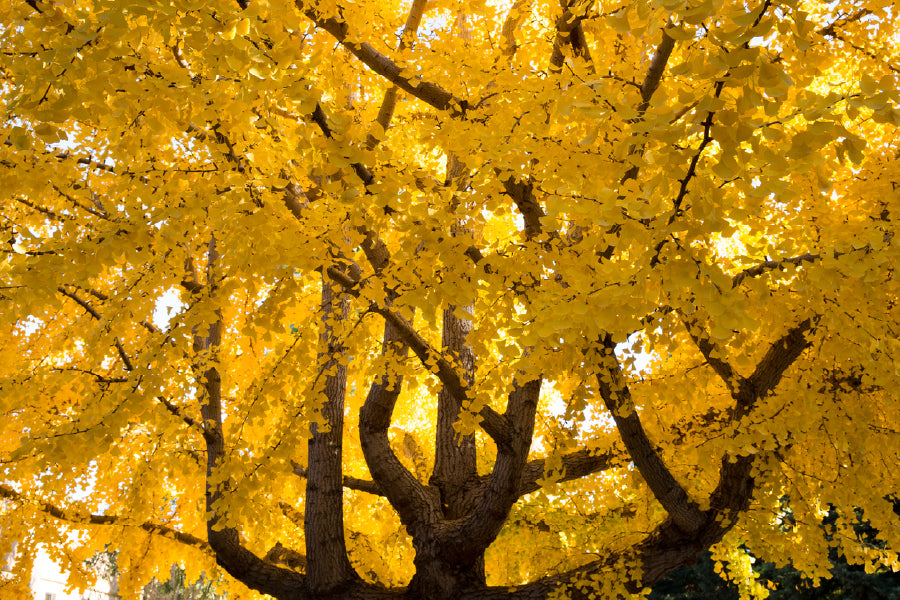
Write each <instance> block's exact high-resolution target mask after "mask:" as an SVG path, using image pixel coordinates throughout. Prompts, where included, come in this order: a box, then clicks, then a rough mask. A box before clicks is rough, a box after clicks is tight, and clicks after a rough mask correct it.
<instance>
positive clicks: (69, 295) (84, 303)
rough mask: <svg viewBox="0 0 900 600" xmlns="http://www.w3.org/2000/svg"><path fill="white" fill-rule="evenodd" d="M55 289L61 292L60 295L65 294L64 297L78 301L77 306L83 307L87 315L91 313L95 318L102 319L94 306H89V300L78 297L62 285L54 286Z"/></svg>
mask: <svg viewBox="0 0 900 600" xmlns="http://www.w3.org/2000/svg"><path fill="white" fill-rule="evenodd" d="M56 291H58V292H59V293H60V294H62V295H63V296H65V297H66V298H70V299H72V300H74V301H75V302H77V303H78V306H80V307H81V308H83V309H84V310H85V311H86V312H87V313H88V314H89V315H91V316H92V317H94V318H95V319H97V320H98V321H100V320H102V317H101V316H100V313H99V312H97V311H96V310H95V309H94V307H93V306H91V304H90V302H88V301H87V300H84V299H83V298H80V297H79V296H78V295H77V294H75V293H74V292H70V291H68V290H67V289H65V288H64V287H62V286H60V287H58V288H56Z"/></svg>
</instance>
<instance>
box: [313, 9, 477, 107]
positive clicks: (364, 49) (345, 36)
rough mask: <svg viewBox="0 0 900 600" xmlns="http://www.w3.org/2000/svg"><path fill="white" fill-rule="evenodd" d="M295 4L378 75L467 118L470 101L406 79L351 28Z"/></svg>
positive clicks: (412, 94) (424, 99) (412, 78)
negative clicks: (358, 39)
mask: <svg viewBox="0 0 900 600" xmlns="http://www.w3.org/2000/svg"><path fill="white" fill-rule="evenodd" d="M296 4H297V8H298V9H299V10H300V11H301V12H303V13H304V14H306V16H307V17H308V18H309V19H310V20H311V21H312V22H313V23H315V24H316V25H317V26H318V27H319V28H321V29H324V30H325V31H327V32H328V33H330V34H331V35H332V36H333V37H334V38H335V39H336V40H337V41H338V42H339V43H340V44H341V45H342V46H344V47H345V48H346V49H347V50H349V51H350V52H351V53H352V54H353V55H354V56H355V57H356V58H358V59H359V60H360V61H362V63H363V64H364V65H366V66H367V67H369V68H370V69H371V70H372V71H374V72H375V73H377V74H378V75H381V76H382V77H384V78H385V79H387V80H388V81H390V82H391V83H393V84H394V85H395V86H397V87H398V88H400V89H402V90H403V91H405V92H406V93H408V94H410V95H411V96H415V97H416V98H418V99H419V100H422V101H423V102H425V103H426V104H428V105H430V106H433V107H434V108H436V109H438V110H441V111H447V112H449V113H450V115H451V116H454V117H464V116H465V114H466V111H467V110H468V109H469V108H470V105H469V102H468V101H467V100H463V99H461V98H457V97H455V96H454V95H453V94H451V93H450V92H448V91H447V90H445V89H444V88H442V87H440V86H439V85H436V84H434V83H431V82H428V81H423V80H421V79H419V78H417V77H416V76H406V75H405V74H404V71H403V69H401V68H400V67H398V66H397V65H396V64H395V63H394V62H392V61H391V59H389V58H388V57H387V56H385V55H383V54H381V53H380V52H378V51H377V50H375V48H373V47H372V46H371V45H369V44H368V43H367V42H362V43H358V42H356V41H354V40H353V39H352V36H351V35H350V28H349V27H348V25H347V24H346V23H344V22H343V21H340V20H338V19H336V18H334V17H330V16H325V15H323V14H321V13H319V12H318V10H316V9H315V8H311V7H308V6H306V5H305V3H304V2H303V0H296Z"/></svg>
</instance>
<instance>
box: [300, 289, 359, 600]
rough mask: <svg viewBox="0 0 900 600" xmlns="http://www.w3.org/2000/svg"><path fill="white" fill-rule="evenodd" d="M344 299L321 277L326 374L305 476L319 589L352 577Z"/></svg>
mask: <svg viewBox="0 0 900 600" xmlns="http://www.w3.org/2000/svg"><path fill="white" fill-rule="evenodd" d="M347 310H348V302H347V301H346V300H343V299H336V298H335V293H334V289H333V288H332V286H331V284H330V282H329V281H328V280H327V279H324V280H323V282H322V333H321V334H320V336H319V342H320V345H321V346H322V351H321V352H320V355H319V361H320V363H321V366H320V373H329V375H327V376H326V377H325V396H326V398H327V399H326V401H325V404H324V405H323V406H322V408H321V416H322V421H323V422H324V424H325V425H324V427H320V426H318V425H317V424H315V423H314V424H313V425H312V437H311V438H310V440H309V459H308V464H309V466H308V468H307V480H306V518H305V519H304V534H305V537H306V555H307V586H308V587H309V589H310V591H311V592H313V593H321V592H325V591H328V590H330V589H332V588H335V587H337V586H340V585H341V584H343V583H344V582H346V581H348V580H353V579H355V578H356V577H357V574H356V571H354V569H353V567H352V566H351V565H350V560H349V559H348V558H347V547H346V543H345V541H344V513H343V498H344V488H343V469H342V464H341V457H342V446H343V441H342V438H343V432H344V398H345V393H346V388H347V365H346V363H345V362H344V361H345V357H344V354H343V348H342V347H341V344H340V340H339V339H337V336H336V335H335V331H334V324H335V323H336V322H338V321H340V320H343V319H344V318H346V316H347Z"/></svg>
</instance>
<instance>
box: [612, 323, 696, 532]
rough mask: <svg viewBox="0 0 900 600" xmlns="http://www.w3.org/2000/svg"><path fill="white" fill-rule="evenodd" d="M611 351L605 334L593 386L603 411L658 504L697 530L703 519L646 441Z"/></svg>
mask: <svg viewBox="0 0 900 600" xmlns="http://www.w3.org/2000/svg"><path fill="white" fill-rule="evenodd" d="M614 350H615V344H614V343H613V341H612V339H611V337H610V336H609V335H608V334H607V335H606V336H605V337H604V339H603V341H602V346H601V347H600V348H599V349H598V350H597V351H598V354H599V357H598V358H599V366H600V369H601V371H600V372H598V373H597V384H598V387H599V389H600V395H601V397H602V398H603V401H604V403H605V404H606V408H607V409H608V410H609V412H610V413H611V414H612V417H613V420H614V421H615V423H616V428H617V429H618V430H619V435H620V436H621V437H622V441H623V442H625V448H626V449H627V450H628V454H629V455H630V456H631V458H632V460H633V461H634V464H635V466H636V467H637V468H638V471H639V472H640V473H641V476H642V477H643V478H644V481H646V482H647V485H648V486H649V487H650V490H651V491H652V492H653V495H654V496H655V497H656V499H657V500H658V501H659V503H660V504H662V506H663V508H664V509H666V512H668V513H669V516H670V517H671V518H672V520H673V521H674V522H675V523H676V525H677V526H678V528H680V529H681V530H683V531H685V532H696V531H699V529H700V527H702V525H703V522H704V520H705V516H704V514H703V513H702V512H701V511H700V509H699V508H698V507H697V505H696V504H695V503H694V502H693V501H691V499H690V497H689V496H688V494H687V492H685V491H684V488H682V487H681V484H680V483H678V481H676V480H675V478H674V477H673V476H672V473H671V472H670V471H669V469H668V467H666V465H665V463H663V461H662V458H660V456H659V453H658V452H657V451H656V449H655V448H654V447H653V444H651V442H650V440H649V439H648V438H647V434H646V432H645V431H644V427H643V425H642V424H641V420H640V417H639V416H638V413H637V410H636V409H635V407H634V404H633V401H632V399H631V391H630V390H629V388H628V385H627V383H626V381H625V377H624V375H623V373H622V369H621V367H620V365H619V361H618V359H617V358H616V355H615V351H614Z"/></svg>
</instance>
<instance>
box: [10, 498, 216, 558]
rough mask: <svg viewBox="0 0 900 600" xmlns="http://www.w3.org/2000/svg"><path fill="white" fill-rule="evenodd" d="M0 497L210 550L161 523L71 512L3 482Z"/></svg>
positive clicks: (59, 516)
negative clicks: (139, 521) (27, 495)
mask: <svg viewBox="0 0 900 600" xmlns="http://www.w3.org/2000/svg"><path fill="white" fill-rule="evenodd" d="M0 498H5V499H6V500H11V501H13V502H18V503H20V504H27V505H31V506H37V507H38V508H39V509H40V510H41V511H42V512H44V513H46V514H48V515H50V516H51V517H53V518H54V519H59V520H60V521H66V522H67V523H75V524H78V525H117V526H121V527H137V528H140V529H143V530H144V531H146V532H148V533H152V534H154V535H159V536H162V537H165V538H169V539H171V540H175V541H176V542H179V543H181V544H184V545H186V546H192V547H194V548H198V549H200V550H203V551H204V552H210V553H211V552H212V549H211V548H210V546H209V544H208V543H206V542H205V541H204V540H201V539H200V538H198V537H196V536H193V535H191V534H189V533H184V532H182V531H178V530H176V529H173V528H171V527H169V526H167V525H163V524H161V523H150V522H147V523H129V522H128V521H127V519H124V518H122V517H119V516H116V515H94V514H83V513H78V512H73V511H71V510H66V509H64V508H60V507H59V506H56V505H55V504H51V503H50V502H44V501H41V500H33V499H30V498H27V497H26V496H24V495H23V494H21V493H19V492H17V491H16V490H14V489H13V488H11V487H9V486H7V485H3V484H0Z"/></svg>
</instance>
